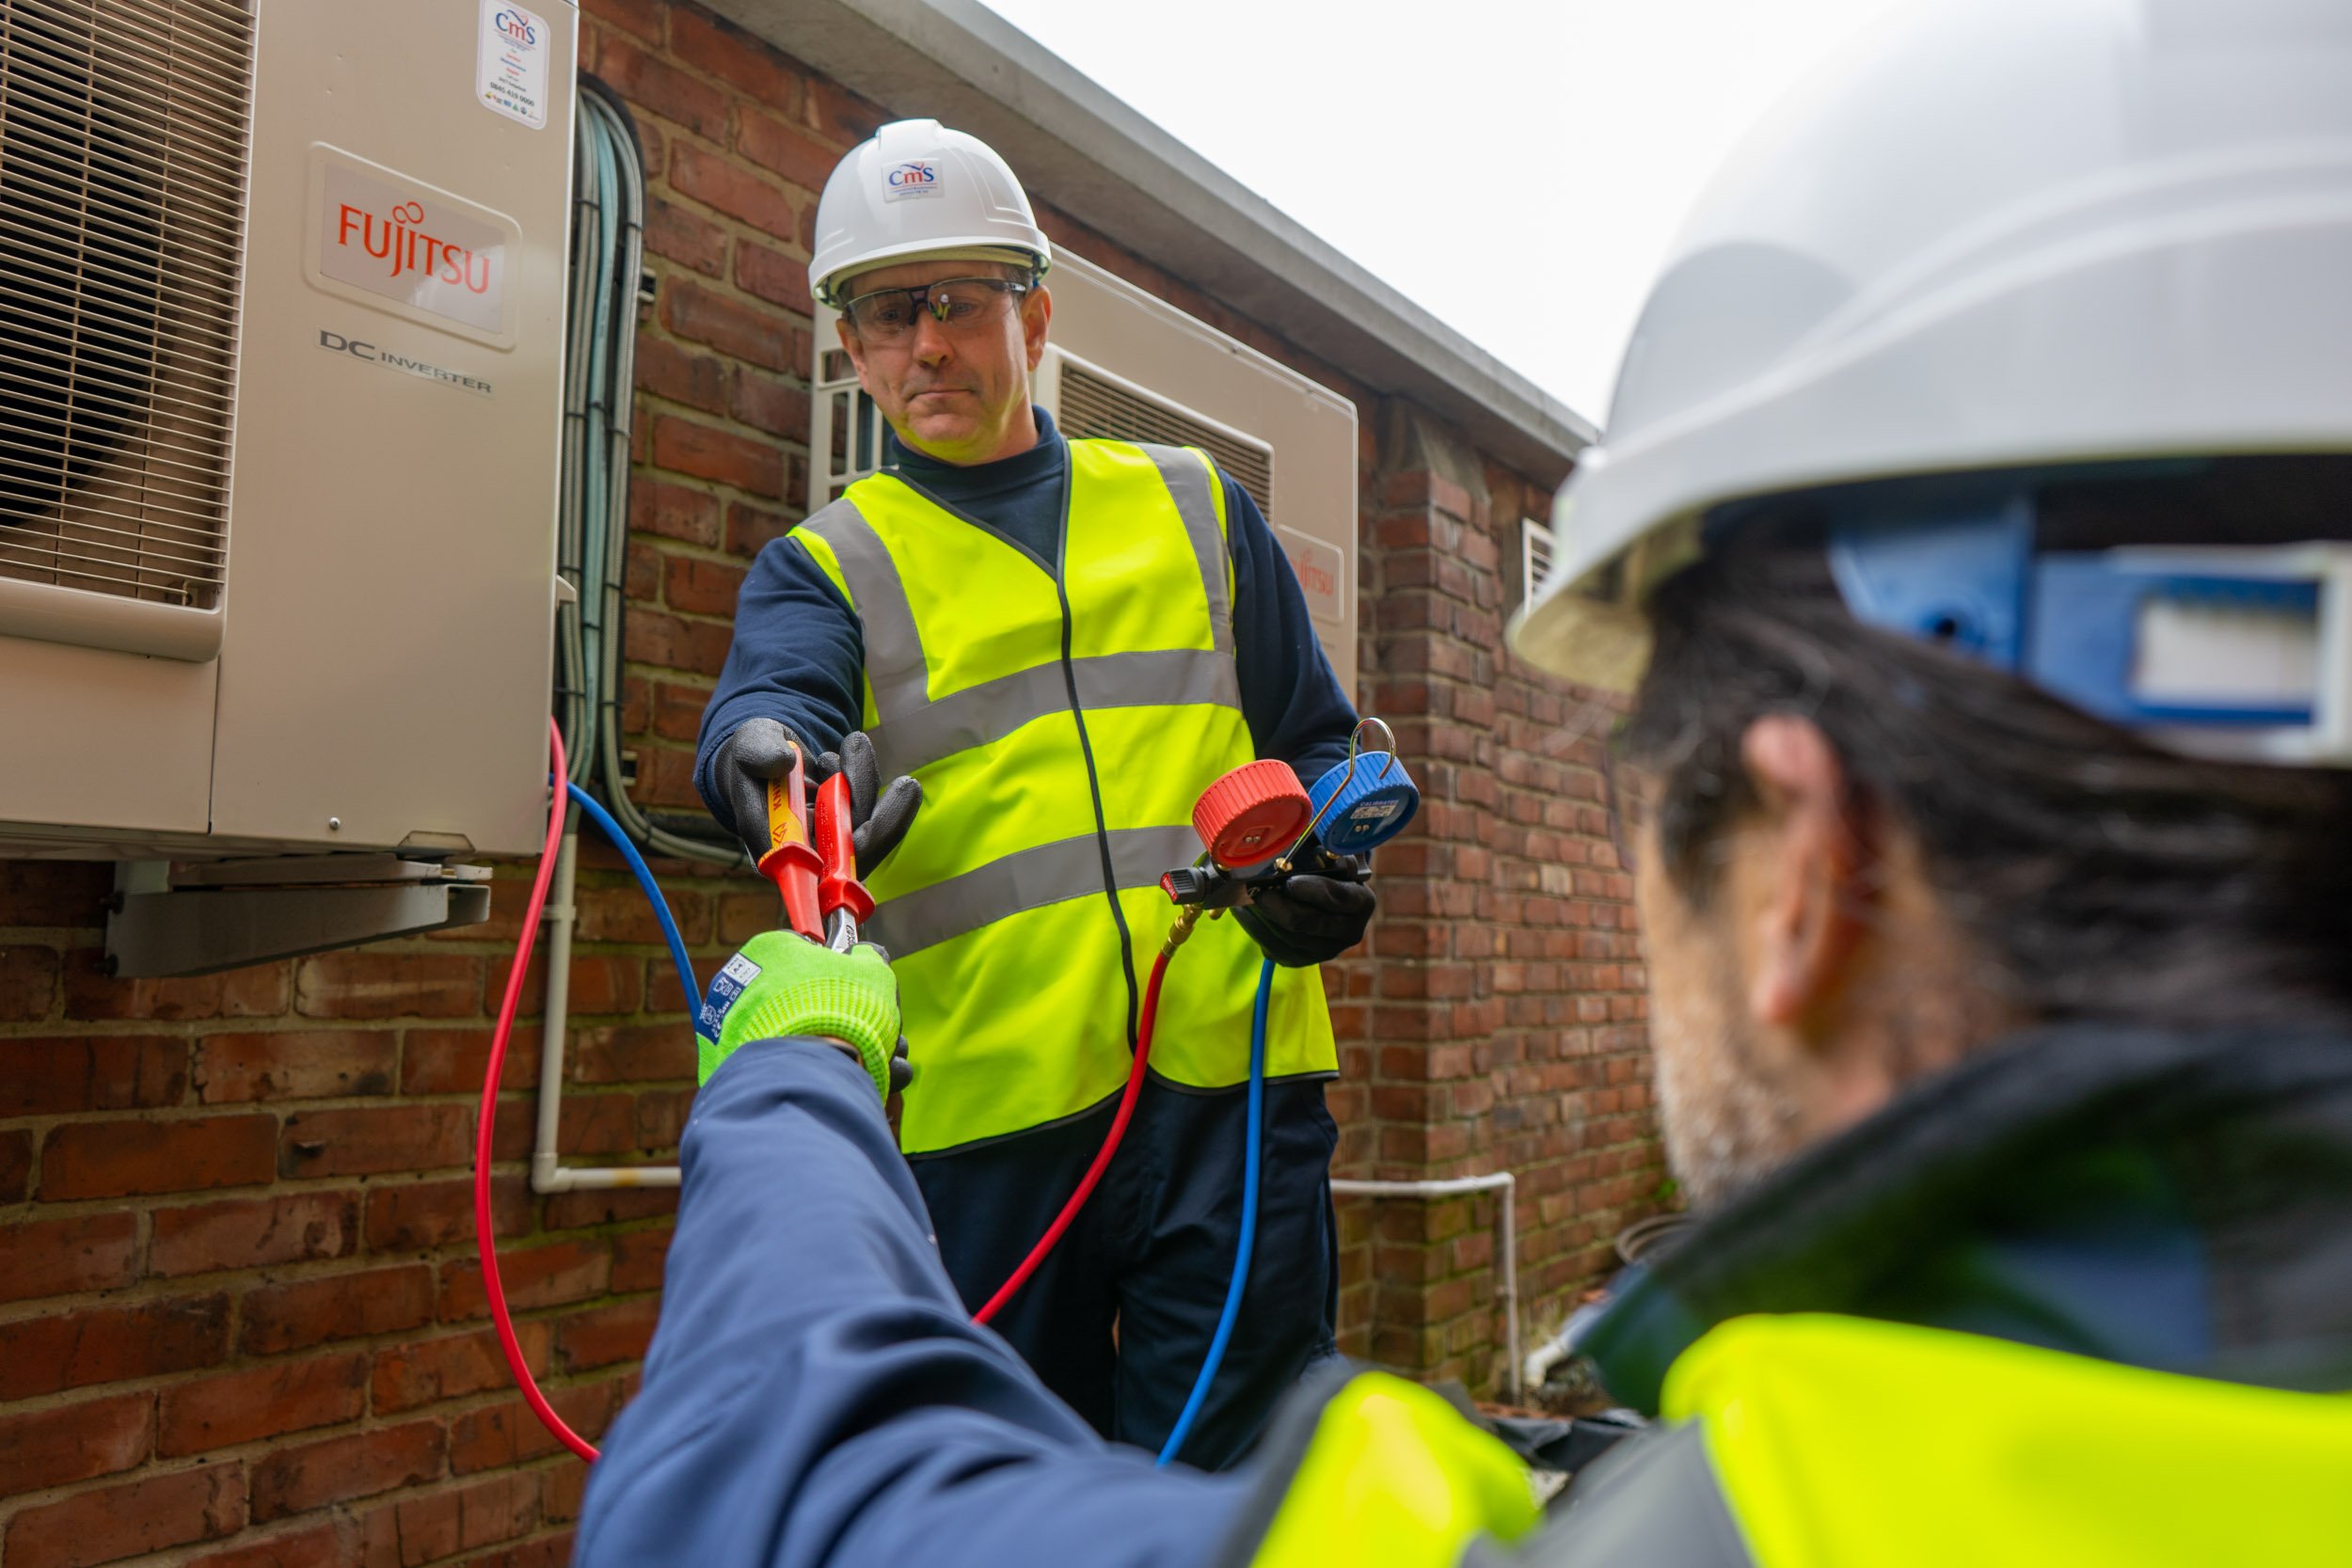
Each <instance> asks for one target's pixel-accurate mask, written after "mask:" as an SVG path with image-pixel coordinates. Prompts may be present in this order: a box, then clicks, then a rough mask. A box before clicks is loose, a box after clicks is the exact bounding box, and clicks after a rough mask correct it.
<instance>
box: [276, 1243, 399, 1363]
mask: <svg viewBox="0 0 2352 1568" xmlns="http://www.w3.org/2000/svg"><path fill="white" fill-rule="evenodd" d="M244 1315H245V1332H244V1335H243V1339H242V1343H243V1346H244V1349H245V1351H246V1354H249V1355H276V1354H280V1353H282V1352H285V1351H292V1350H305V1349H308V1348H309V1347H310V1346H312V1345H316V1344H321V1343H324V1342H325V1341H326V1340H329V1339H350V1338H358V1337H359V1336H361V1335H366V1334H391V1333H396V1332H398V1331H400V1330H402V1329H406V1328H418V1327H421V1326H422V1325H423V1324H425V1323H431V1322H432V1321H433V1270H432V1267H431V1266H430V1265H429V1264H424V1263H409V1264H405V1265H402V1266H400V1267H397V1268H389V1269H369V1270H365V1271H363V1272H361V1273H358V1274H339V1275H329V1276H327V1277H326V1278H324V1279H298V1280H291V1281H288V1282H286V1283H283V1284H277V1285H263V1286H262V1287H260V1288H259V1289H256V1290H253V1291H248V1292H246V1298H245V1314H244Z"/></svg>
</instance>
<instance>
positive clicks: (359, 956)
mask: <svg viewBox="0 0 2352 1568" xmlns="http://www.w3.org/2000/svg"><path fill="white" fill-rule="evenodd" d="M482 965H483V960H482V959H480V958H470V957H468V956H466V955H464V954H459V953H378V952H370V951H366V950H353V951H345V952H341V953H323V954H321V955H319V956H318V957H317V958H305V959H303V960H302V967H301V969H300V970H299V971H298V972H297V974H296V975H295V977H294V1011H296V1012H298V1013H300V1014H302V1016H303V1017H305V1018H464V1017H466V1016H467V1015H469V1014H471V1013H476V1012H479V1011H481V1009H482Z"/></svg>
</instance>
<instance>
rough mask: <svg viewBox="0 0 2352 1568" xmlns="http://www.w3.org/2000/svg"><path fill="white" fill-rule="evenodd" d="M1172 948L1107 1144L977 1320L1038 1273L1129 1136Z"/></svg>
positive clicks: (1150, 995)
mask: <svg viewBox="0 0 2352 1568" xmlns="http://www.w3.org/2000/svg"><path fill="white" fill-rule="evenodd" d="M1170 951H1171V950H1170V949H1168V948H1166V947H1163V948H1161V949H1160V956H1159V957H1158V958H1154V959H1153V960H1152V978H1151V980H1150V981H1149V982H1147V983H1146V984H1145V986H1144V988H1143V1020H1142V1023H1141V1025H1140V1026H1139V1027H1138V1028H1137V1029H1136V1064H1135V1066H1133V1067H1131V1068H1129V1069H1127V1087H1126V1088H1125V1090H1124V1091H1122V1092H1121V1093H1120V1097H1119V1110H1118V1112H1117V1114H1115V1115H1114V1116H1113V1117H1111V1130H1110V1131H1109V1132H1105V1133H1104V1135H1103V1147H1102V1148H1099V1149H1096V1150H1095V1152H1094V1163H1093V1164H1090V1165H1089V1166H1087V1173H1086V1175H1084V1176H1082V1177H1080V1178H1079V1179H1078V1190H1077V1191H1076V1192H1074V1193H1072V1194H1071V1195H1070V1201H1069V1202H1067V1203H1065V1204H1063V1205H1062V1206H1061V1212H1060V1213H1058V1214H1056V1215H1055V1216H1054V1223H1053V1224H1051V1225H1049V1226H1047V1227H1045V1234H1044V1235H1042V1236H1040V1237H1039V1238H1038V1240H1037V1245H1035V1246H1033V1247H1031V1248H1030V1249H1029V1255H1028V1256H1027V1257H1026V1258H1024V1259H1021V1266H1020V1267H1019V1268H1017V1269H1015V1270H1013V1271H1012V1275H1011V1276H1010V1277H1009V1278H1008V1279H1007V1280H1006V1281H1005V1282H1004V1283H1003V1284H1002V1285H999V1286H997V1287H996V1293H995V1294H994V1295H993V1296H991V1297H989V1298H988V1300H987V1301H986V1302H985V1303H983V1304H982V1305H981V1307H980V1309H979V1310H978V1311H977V1312H975V1313H973V1314H972V1321H973V1322H974V1323H986V1322H988V1321H989V1319H991V1318H993V1317H994V1316H995V1315H996V1314H997V1313H998V1312H1000V1311H1002V1310H1003V1309H1004V1306H1005V1303H1007V1302H1009V1301H1010V1300H1011V1299H1012V1297H1013V1293H1014V1292H1015V1291H1019V1290H1020V1289H1021V1287H1022V1286H1024V1285H1026V1284H1027V1283H1028V1282H1029V1275H1033V1274H1035V1273H1037V1269H1038V1265H1039V1264H1040V1263H1042V1262H1044V1261H1045V1255H1046V1254H1047V1253H1049V1252H1051V1251H1053V1250H1054V1247H1055V1245H1056V1243H1058V1242H1060V1240H1061V1237H1062V1232H1063V1231H1065V1230H1067V1229H1069V1228H1070V1222H1071V1221H1072V1220H1074V1219H1076V1218H1077V1217H1078V1211H1079V1210H1081V1209H1083V1208H1085V1207H1086V1202H1087V1198H1088V1197H1089V1196H1091V1195H1092V1193H1093V1192H1094V1184H1095V1183H1096V1182H1098V1181H1100V1180H1103V1172H1104V1171H1105V1170H1107V1169H1109V1168H1110V1163H1111V1156H1112V1155H1114V1154H1116V1153H1118V1152H1119V1140H1120V1139H1121V1138H1123V1137H1125V1136H1126V1135H1127V1121H1128V1118H1129V1117H1133V1116H1134V1115H1135V1114H1136V1096H1137V1095H1138V1094H1140V1093H1141V1092H1142V1089H1143V1078H1144V1070H1143V1069H1144V1064H1145V1063H1147V1062H1149V1061H1150V1060H1151V1059H1152V1024H1154V1023H1156V1022H1159V1017H1160V976H1162V975H1163V974H1167V973H1168V953H1169V952H1170Z"/></svg>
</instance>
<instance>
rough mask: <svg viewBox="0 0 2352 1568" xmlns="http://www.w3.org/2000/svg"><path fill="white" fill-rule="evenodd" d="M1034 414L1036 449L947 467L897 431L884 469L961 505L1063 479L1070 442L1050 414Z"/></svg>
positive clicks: (890, 437) (888, 436) (887, 446)
mask: <svg viewBox="0 0 2352 1568" xmlns="http://www.w3.org/2000/svg"><path fill="white" fill-rule="evenodd" d="M1033 412H1034V413H1035V415H1036V417H1037V445H1035V446H1033V447H1031V448H1030V449H1029V450H1028V451H1022V452H1015V453H1013V455H1011V456H1010V457H1000V458H998V459H997V460H996V461H995V462H993V463H975V464H970V465H958V464H954V463H943V462H941V461H940V460H939V459H938V458H936V457H932V456H930V455H928V454H926V453H924V452H919V451H915V450H914V448H912V447H910V446H908V445H906V444H905V443H904V442H902V441H900V440H899V439H898V435H897V433H896V432H891V431H885V432H884V434H883V438H882V468H883V469H884V471H886V472H890V473H896V474H900V475H902V476H904V477H905V478H906V479H907V480H908V481H910V482H911V483H914V484H916V485H919V486H920V487H922V488H923V489H925V490H928V491H930V493H931V494H933V495H935V496H937V497H939V498H940V499H943V500H948V501H954V502H958V503H969V502H972V501H975V500H983V499H987V498H989V497H991V496H1000V495H1003V494H1005V493H1006V492H1008V491H1011V490H1020V489H1025V488H1026V487H1027V486H1029V485H1032V484H1037V483H1043V482H1044V481H1047V480H1055V479H1059V478H1060V477H1061V472H1062V467H1063V465H1064V464H1065V463H1066V462H1067V461H1068V460H1069V451H1070V448H1069V444H1068V443H1067V442H1065V441H1064V440H1063V439H1062V436H1061V432H1060V431H1058V430H1057V429H1056V428H1054V417H1053V416H1052V415H1051V414H1048V413H1047V412H1045V410H1044V409H1042V408H1038V409H1034V410H1033Z"/></svg>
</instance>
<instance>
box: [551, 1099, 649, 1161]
mask: <svg viewBox="0 0 2352 1568" xmlns="http://www.w3.org/2000/svg"><path fill="white" fill-rule="evenodd" d="M556 1147H557V1148H560V1149H561V1150H562V1151H563V1152H564V1154H565V1155H567V1156H574V1155H577V1156H591V1155H600V1154H627V1153H628V1152H630V1151H631V1150H633V1149H635V1148H636V1147H637V1097H636V1096H635V1095H633V1094H571V1095H566V1096H564V1116H563V1124H562V1127H561V1129H560V1130H559V1131H558V1132H557V1134H556Z"/></svg>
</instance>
